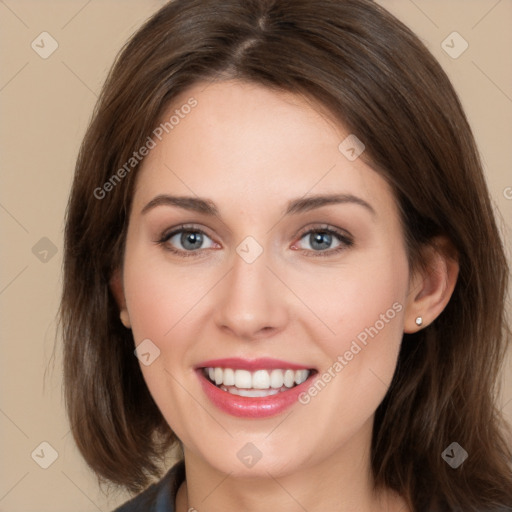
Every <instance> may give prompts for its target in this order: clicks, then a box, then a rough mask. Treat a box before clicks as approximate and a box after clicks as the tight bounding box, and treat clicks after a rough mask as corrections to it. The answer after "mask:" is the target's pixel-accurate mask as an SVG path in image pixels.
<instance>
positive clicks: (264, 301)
mask: <svg viewBox="0 0 512 512" xmlns="http://www.w3.org/2000/svg"><path fill="white" fill-rule="evenodd" d="M191 96H193V97H194V98H196V99H197V101H198V105H197V107H195V108H194V109H193V110H192V111H191V113H190V114H188V115H187V116H186V117H185V118H184V119H183V120H181V121H180V123H179V125H177V126H175V127H174V129H173V131H172V132H170V133H169V134H168V135H167V136H165V137H164V138H163V140H162V141H161V142H159V143H158V144H157V146H156V147H155V148H154V149H152V150H151V152H150V154H149V155H148V156H147V157H146V159H145V160H144V162H143V164H142V168H141V169H140V170H139V175H138V177H137V184H136V189H135V193H134V197H133V204H132V209H131V212H130V218H129V228H128V233H127V241H126V251H125V256H124V265H123V269H122V270H121V269H119V271H118V272H116V274H115V275H114V277H113V279H112V282H111V286H112V290H113V292H114V294H115V296H116V299H117V301H118V304H119V307H120V311H121V319H122V321H123V323H124V325H125V326H126V327H128V328H131V329H132V331H133V336H134V341H135V344H136V345H138V344H139V343H140V342H141V341H142V340H144V339H146V338H149V339H150V340H151V341H152V342H153V343H154V344H155V345H156V346H157V347H158V348H159V350H160V356H159V357H158V358H157V359H155V361H154V362H153V363H152V364H151V365H149V366H144V365H141V369H142V372H143V375H144V378H145V380H146V383H147V385H148V388H149V390H150V392H151V394H152V396H153V397H154V399H155V401H156V403H157V405H158V407H159V408H160V409H161V411H162V413H163V415H164V417H165V418H166V420H167V422H168V423H169V425H170V427H171V428H172V429H173V431H174V432H176V434H177V435H178V437H179V438H180V439H181V441H182V442H183V445H184V453H185V461H186V483H185V484H183V485H182V486H181V488H180V490H179V492H178V496H177V500H176V505H177V510H178V512H184V511H186V510H188V509H189V508H191V507H194V508H195V509H196V510H197V511H199V512H202V511H206V510H208V512H217V511H219V512H220V511H225V510H238V509H241V510H246V511H249V512H256V511H266V510H269V508H272V509H274V510H280V511H282V512H288V511H290V512H291V511H297V510H302V508H301V507H303V508H304V509H306V510H308V512H315V511H320V510H322V511H323V510H337V511H355V510H357V511H362V512H365V511H368V512H370V511H372V512H375V511H396V512H398V511H399V510H401V511H403V512H404V511H406V510H407V508H406V506H405V502H404V501H403V500H402V499H401V498H400V497H398V496H396V495H394V494H393V493H391V492H390V491H389V490H384V491H382V492H373V491H372V477H371V471H370V442H371V433H372V424H373V418H374V413H375V410H376V408H377V407H378V405H379V404H380V402H381V401H382V399H383V398H384V396H385V394H386V391H387V389H388V387H389V384H390V382H391V380H392V377H393V373H394V371H395V368H396V363H397V357H398V351H399V348H400V343H401V339H402V334H403V332H414V331H416V330H418V329H419V327H418V326H417V325H416V324H415V319H416V317H417V316H422V317H423V322H424V324H423V326H425V325H428V324H429V323H431V322H432V321H433V320H434V319H435V318H436V316H438V315H439V314H440V313H441V311H442V310H443V308H444V306H445V305H446V303H447V302H448V300H449V297H450V295H451V293H452V291H453V287H454V285H455V281H456V277H457V264H456V263H455V262H454V261H453V260H450V259H449V258H445V257H444V256H443V255H442V252H438V251H429V252H428V253H427V256H428V258H429V262H430V269H431V271H430V272H428V273H424V274H421V273H419V272H418V273H413V272H411V269H410V268H409V266H408V263H407V252H406V247H405V243H404V236H403V232H402V228H401V224H400V219H399V213H398V208H397V205H396V202H395V199H394V196H393V193H392V191H391V189H390V188H389V186H388V185H387V184H386V182H385V181H384V180H383V179H382V178H381V177H380V176H379V175H378V174H377V173H376V172H374V171H373V170H372V169H371V167H369V166H368V165H367V164H365V163H364V162H363V161H362V159H361V158H358V159H356V160H355V161H353V162H351V161H349V160H348V159H347V158H346V157H345V156H344V155H343V154H342V153H341V152H340V151H339V150H338V145H339V144H340V142H341V141H342V140H343V139H345V137H346V136H347V135H349V132H348V131H347V130H346V129H345V128H344V127H343V126H341V125H340V124H339V123H334V122H333V121H332V120H329V119H328V118H327V117H326V116H325V115H322V113H321V109H320V108H319V107H318V106H317V107H315V105H314V104H313V103H311V102H307V101H306V100H305V99H303V98H302V97H299V96H296V95H291V94H288V93H284V92H275V91H271V90H269V89H266V88H264V87H261V86H259V85H255V84H248V83H242V82H236V81H227V82H219V83H215V84H210V85H208V86H207V87H206V86H205V84H197V85H196V86H194V87H192V88H191V89H190V90H188V91H186V93H184V94H183V95H182V96H181V97H180V98H177V99H176V102H175V103H174V104H173V106H172V108H169V113H172V111H173V110H174V109H175V108H176V106H179V105H182V104H183V103H185V102H186V101H187V99H188V98H190V97H191ZM163 117H164V118H165V117H168V115H167V114H166V116H163ZM327 193H329V194H333V193H340V194H351V195H353V196H356V197H358V198H360V199H362V200H364V201H365V202H367V203H368V204H369V205H371V207H372V209H373V210H374V212H373V213H372V212H370V211H369V210H368V209H367V208H365V207H363V206H361V205H359V204H355V203H344V204H331V205H326V206H322V207H321V208H317V209H312V210H310V211H307V212H302V213H299V214H295V215H288V216H283V213H284V211H285V208H286V205H287V203H288V201H290V200H292V199H296V198H301V197H303V196H311V195H316V194H327ZM159 194H172V195H183V196H194V197H201V198H206V199H209V200H211V201H213V202H214V203H215V205H216V206H217V208H218V210H219V213H218V215H217V216H208V215H206V214H204V213H198V212H193V211H188V210H185V209H181V208H178V207H176V206H169V205H161V206H157V207H155V208H153V209H151V210H149V211H147V212H146V213H144V214H143V213H141V210H142V209H143V208H144V206H145V205H146V204H147V203H149V201H151V200H152V199H153V198H154V197H155V196H157V195H159ZM182 223H186V224H187V225H188V224H193V225H194V228H195V229H201V230H202V231H204V232H205V233H206V235H207V236H205V237H204V239H203V240H204V241H203V245H201V246H200V249H199V250H198V249H195V252H196V255H195V256H192V257H183V256H179V255H177V254H173V253H172V252H170V251H168V250H166V247H174V248H175V249H177V250H181V251H183V252H186V249H185V248H184V246H183V245H181V243H180V236H179V234H178V236H174V237H173V238H172V241H171V240H168V241H167V242H165V243H164V244H158V243H155V242H156V241H157V240H159V239H161V237H162V235H163V234H165V233H166V232H170V231H171V229H170V228H173V227H176V226H179V225H180V224H182ZM325 226H328V227H331V228H334V229H336V228H337V229H338V230H341V231H342V233H343V234H345V235H347V234H350V237H351V239H352V240H353V244H352V245H345V244H344V243H342V242H340V241H339V240H338V239H337V238H336V237H335V236H333V237H332V241H331V242H330V245H329V243H327V248H323V249H322V248H320V249H319V248H318V245H315V242H314V239H312V237H311V236H310V235H308V234H305V233H307V231H309V230H310V229H317V230H319V231H321V228H322V227H325ZM247 236H252V237H253V238H254V239H255V240H256V241H257V242H258V244H259V245H260V246H261V248H262V249H263V253H262V254H261V255H260V256H259V257H258V258H257V259H256V260H255V261H254V262H252V263H247V262H246V261H244V259H242V258H241V257H240V256H239V255H238V254H237V252H236V248H237V246H238V245H239V244H240V243H241V242H242V240H244V239H245V238H246V237H247ZM439 242H440V244H442V243H444V242H443V240H439ZM340 246H341V247H342V250H341V251H340V252H337V253H334V250H335V249H336V248H338V247H340ZM329 251H330V252H329ZM190 252H191V251H190V250H189V253H190ZM320 253H323V254H324V256H323V257H322V256H316V257H315V254H320ZM394 303H395V304H396V303H398V304H399V305H400V306H401V307H402V308H401V311H399V312H397V313H396V315H395V316H394V318H393V319H391V320H390V321H389V322H387V323H386V324H385V327H384V328H382V329H380V330H379V332H378V334H377V335H376V336H375V337H374V338H370V339H369V341H368V344H367V345H366V346H365V347H364V348H362V350H361V351H360V352H359V353H358V354H357V355H355V356H354V358H353V359H352V360H351V361H350V362H348V364H347V365H346V366H345V367H344V368H343V370H342V371H340V372H338V373H336V374H335V375H336V376H335V378H333V379H331V381H330V382H329V383H328V384H327V385H326V386H325V388H324V389H323V390H322V391H321V392H320V393H318V394H317V396H315V397H313V398H311V400H310V402H309V403H308V404H306V405H302V404H300V403H296V404H294V405H293V406H292V407H291V408H289V409H287V410H286V411H285V412H284V413H283V414H280V415H278V416H275V417H271V418H266V419H261V418H258V419H250V418H238V417H233V416H230V415H228V414H226V413H224V412H223V411H221V410H219V409H217V408H216V407H215V406H214V405H213V404H212V403H210V402H209V400H208V399H207V397H206V396H205V395H204V393H203V391H202V389H201V387H200V384H199V381H198V378H197V376H196V374H195V373H194V370H193V368H194V366H195V365H197V364H199V363H200V362H202V361H205V360H207V359H212V358H222V357H241V358H249V359H252V358H256V357H274V358H279V359H284V360H287V361H290V362H294V363H299V364H304V366H305V367H308V368H316V369H318V371H319V373H320V374H321V373H322V372H325V371H328V369H329V368H332V366H333V363H334V362H335V361H336V360H337V357H338V356H340V355H343V354H344V353H345V352H346V351H347V350H349V349H350V346H351V343H352V341H353V340H354V339H356V336H357V335H358V334H359V333H361V332H362V331H364V329H365V328H368V327H370V326H374V325H375V324H376V321H377V320H379V318H381V316H380V315H382V314H385V313H386V311H387V310H389V309H390V308H392V305H393V304H394ZM246 443H252V444H254V445H255V446H256V447H257V448H258V450H259V451H260V452H261V459H260V460H259V461H258V462H257V463H256V464H255V465H254V466H253V467H252V468H248V467H246V466H245V465H244V464H242V463H241V461H240V460H239V459H238V457H237V452H238V451H239V450H240V449H241V448H242V447H243V446H244V445H246ZM299 504H300V505H299Z"/></svg>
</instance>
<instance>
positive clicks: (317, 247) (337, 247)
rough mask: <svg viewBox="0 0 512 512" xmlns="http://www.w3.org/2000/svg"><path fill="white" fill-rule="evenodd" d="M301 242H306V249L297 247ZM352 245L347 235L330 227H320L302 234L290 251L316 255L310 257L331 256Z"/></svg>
mask: <svg viewBox="0 0 512 512" xmlns="http://www.w3.org/2000/svg"><path fill="white" fill-rule="evenodd" d="M302 240H304V241H305V242H306V243H305V245H306V247H297V245H298V244H300V242H301V241H302ZM352 245H354V241H353V239H352V237H351V236H350V235H349V234H348V233H344V232H342V231H338V230H336V229H333V228H330V227H321V228H316V229H310V230H308V231H306V232H305V233H303V234H302V235H301V238H300V240H299V242H296V243H295V244H293V246H292V249H294V250H297V249H303V250H305V251H308V252H316V253H317V254H312V256H331V255H333V254H337V253H338V252H340V251H342V250H344V249H347V248H348V247H351V246H352Z"/></svg>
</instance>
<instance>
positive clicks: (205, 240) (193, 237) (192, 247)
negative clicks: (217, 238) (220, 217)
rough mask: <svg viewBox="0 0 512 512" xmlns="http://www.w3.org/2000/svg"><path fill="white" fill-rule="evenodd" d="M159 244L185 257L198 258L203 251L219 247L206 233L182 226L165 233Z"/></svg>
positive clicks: (158, 241)
mask: <svg viewBox="0 0 512 512" xmlns="http://www.w3.org/2000/svg"><path fill="white" fill-rule="evenodd" d="M157 243H158V244H161V245H163V246H164V247H165V249H166V250H168V251H171V252H174V253H177V254H179V255H181V256H185V257H186V256H196V255H197V253H199V252H201V251H202V250H203V249H212V248H215V247H218V246H219V245H218V244H216V243H215V242H214V241H213V240H212V239H211V238H210V237H209V236H208V235H207V234H206V233H205V232H204V231H202V230H201V229H197V228H194V227H193V226H180V227H179V228H176V229H174V230H172V231H171V232H168V233H164V234H163V235H162V236H161V237H160V239H159V240H157Z"/></svg>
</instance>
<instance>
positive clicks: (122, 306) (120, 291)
mask: <svg viewBox="0 0 512 512" xmlns="http://www.w3.org/2000/svg"><path fill="white" fill-rule="evenodd" d="M109 286H110V290H111V291H112V295H113V296H114V298H115V300H116V302H117V305H118V307H119V317H120V318H121V322H122V323H123V325H124V326H125V327H126V328H127V329H129V328H131V326H132V325H131V323H130V315H129V314H128V309H127V308H126V298H125V296H124V287H123V278H122V274H121V270H120V269H119V268H117V269H116V270H115V271H114V272H113V274H112V277H111V278H110V281H109Z"/></svg>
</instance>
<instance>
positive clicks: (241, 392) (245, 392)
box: [220, 386, 286, 397]
mask: <svg viewBox="0 0 512 512" xmlns="http://www.w3.org/2000/svg"><path fill="white" fill-rule="evenodd" d="M220 389H222V391H228V392H229V393H231V394H232V395H238V396H249V397H261V396H271V395H277V394H278V393H280V392H281V391H284V390H286V388H284V390H279V389H238V388H236V387H234V386H230V387H228V388H227V387H226V386H220Z"/></svg>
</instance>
